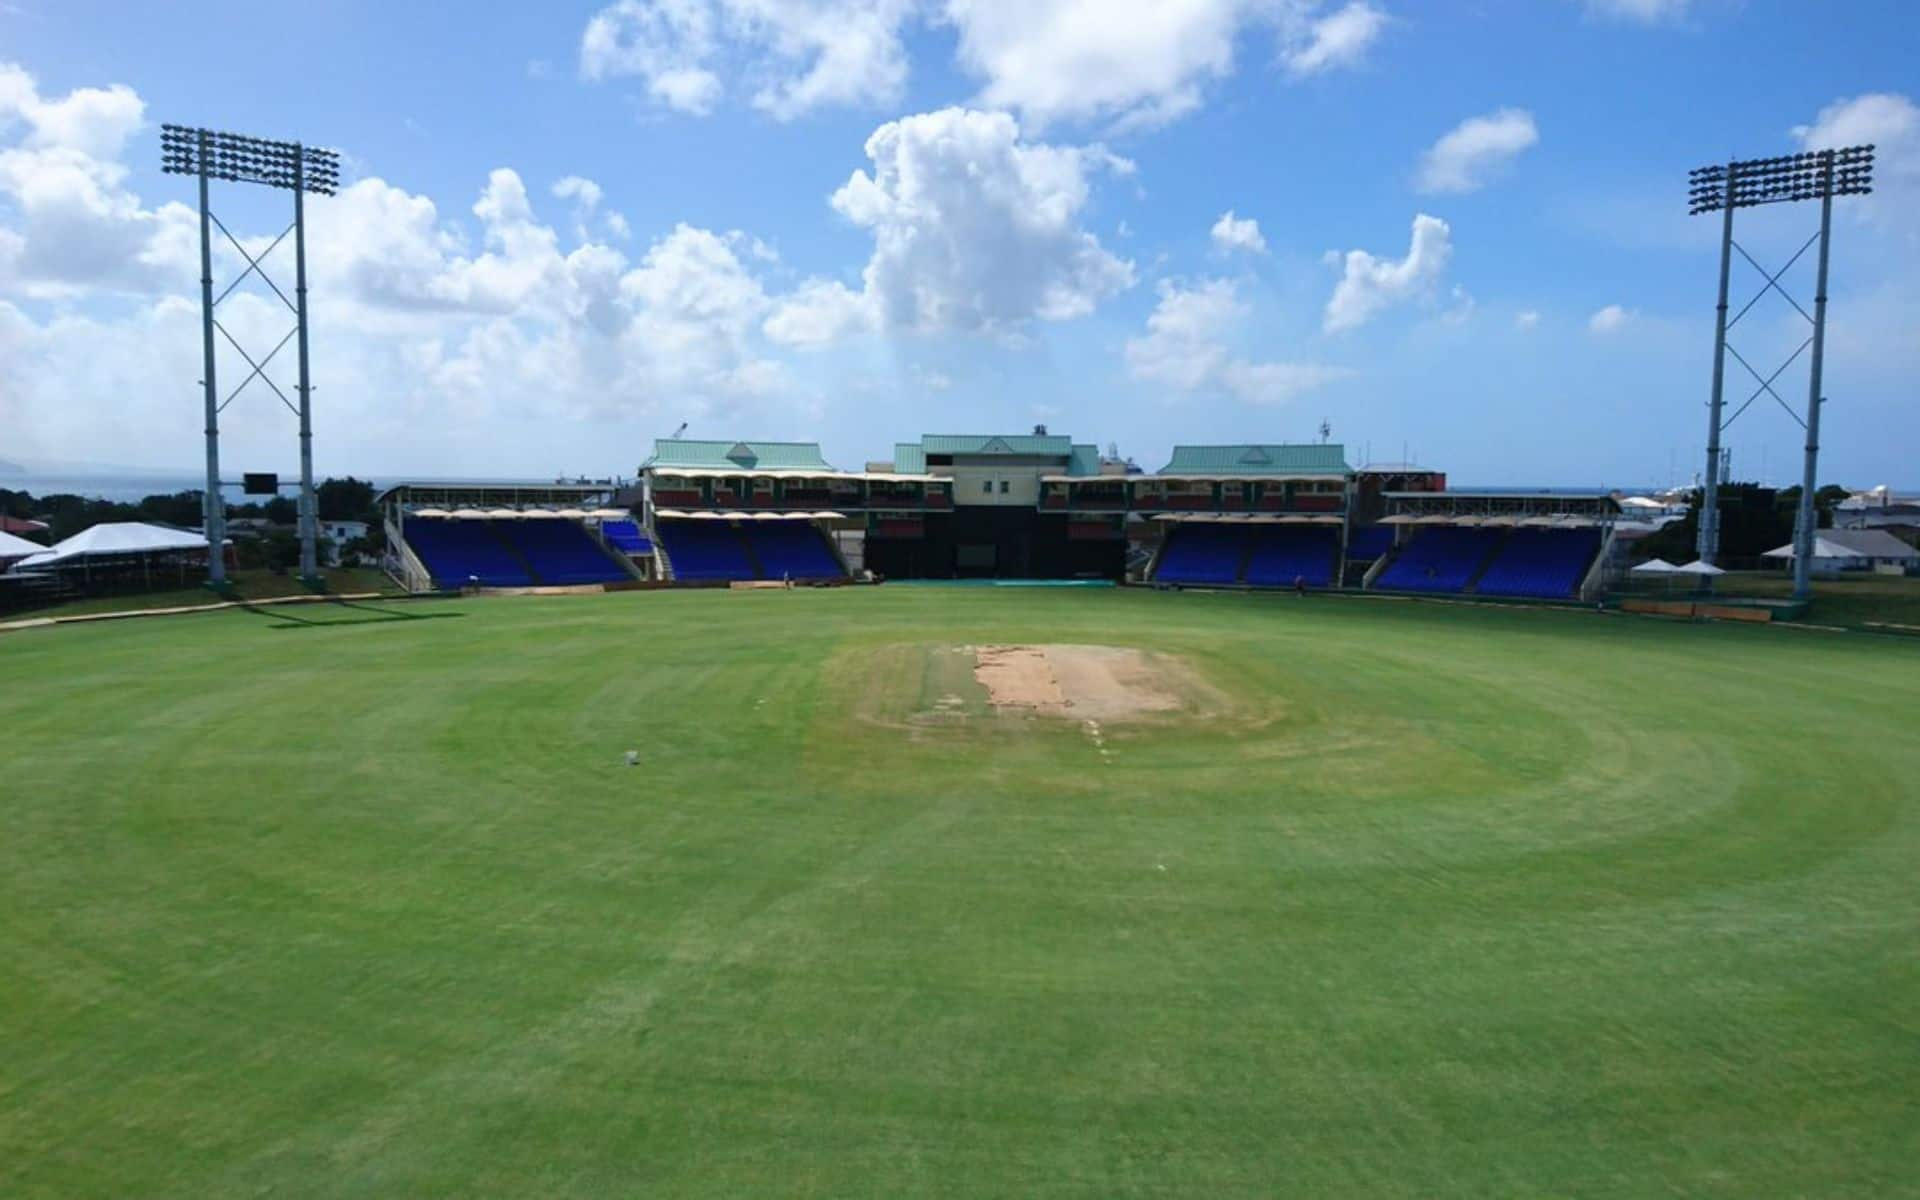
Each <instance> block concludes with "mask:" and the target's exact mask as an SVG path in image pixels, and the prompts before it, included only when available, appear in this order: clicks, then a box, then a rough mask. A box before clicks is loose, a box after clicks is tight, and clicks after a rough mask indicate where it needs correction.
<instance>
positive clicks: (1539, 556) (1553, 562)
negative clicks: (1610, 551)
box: [1474, 529, 1600, 600]
mask: <svg viewBox="0 0 1920 1200" xmlns="http://www.w3.org/2000/svg"><path fill="white" fill-rule="evenodd" d="M1599 549H1600V535H1599V533H1598V532H1596V531H1594V530H1591V529H1516V530H1514V531H1513V536H1512V537H1511V538H1509V539H1508V540H1507V544H1506V545H1504V546H1502V547H1501V548H1500V553H1499V555H1498V556H1496V557H1495V558H1494V560H1493V562H1492V564H1491V565H1489V566H1488V567H1487V571H1486V574H1484V575H1482V576H1481V577H1480V584H1479V586H1478V587H1476V588H1475V589H1474V591H1476V592H1478V593H1480V594H1481V595H1485V596H1524V597H1529V598H1533V599H1539V600H1567V599H1570V598H1572V596H1573V592H1574V589H1575V588H1577V587H1579V586H1580V581H1581V580H1582V579H1584V578H1586V575H1587V569H1588V568H1589V567H1591V566H1592V565H1593V556H1594V555H1595V554H1596V553H1598V552H1599Z"/></svg>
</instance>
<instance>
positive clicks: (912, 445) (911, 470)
mask: <svg viewBox="0 0 1920 1200" xmlns="http://www.w3.org/2000/svg"><path fill="white" fill-rule="evenodd" d="M893 469H894V470H896V471H898V472H900V473H901V474H902V475H924V474H926V472H927V452H926V451H925V450H922V449H921V448H920V443H918V442H895V443H894V444H893Z"/></svg>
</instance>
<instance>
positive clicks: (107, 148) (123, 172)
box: [0, 63, 199, 296]
mask: <svg viewBox="0 0 1920 1200" xmlns="http://www.w3.org/2000/svg"><path fill="white" fill-rule="evenodd" d="M145 112H146V105H145V104H144V102H142V101H141V99H140V97H139V96H138V95H136V94H135V93H134V92H133V91H132V90H131V89H129V88H127V87H125V86H123V85H119V84H116V85H114V86H113V87H109V88H77V89H75V90H74V91H72V92H69V93H67V94H66V95H65V96H61V97H51V96H43V95H42V94H41V93H40V89H39V86H38V84H37V83H36V81H35V80H34V78H33V76H32V75H30V74H28V73H27V71H26V70H24V69H23V68H21V67H19V66H17V65H14V64H11V63H0V200H6V201H10V202H11V204H12V206H13V208H14V209H15V211H16V213H17V215H18V220H19V224H18V225H17V226H15V227H13V228H10V229H9V228H4V227H0V288H4V287H12V288H14V289H17V290H19V291H21V292H23V293H25V294H29V295H34V296H66V295H74V294H78V293H80V292H83V291H85V290H87V289H91V288H103V289H107V290H112V291H119V292H128V293H136V294H138V293H150V292H155V291H160V290H164V289H167V288H172V287H178V286H182V285H183V284H184V283H185V282H187V281H188V280H190V279H192V278H194V277H195V276H197V275H198V266H199V217H198V216H197V215H196V214H195V213H194V212H193V210H191V209H189V208H187V207H186V206H185V205H183V204H177V203H169V204H163V205H160V206H159V207H157V208H149V207H147V206H146V205H144V204H143V203H142V202H141V200H140V198H139V197H138V196H136V195H135V194H134V193H133V192H132V190H130V189H129V188H128V187H127V186H126V180H127V167H126V165H125V164H124V163H122V162H120V161H119V156H120V154H121V152H122V151H123V150H124V149H125V147H126V144H127V140H128V139H129V138H130V137H132V136H133V134H134V133H135V132H136V131H137V130H139V129H140V128H141V126H142V124H143V122H144V119H145Z"/></svg>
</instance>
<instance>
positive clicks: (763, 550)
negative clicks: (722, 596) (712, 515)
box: [655, 521, 847, 583]
mask: <svg viewBox="0 0 1920 1200" xmlns="http://www.w3.org/2000/svg"><path fill="white" fill-rule="evenodd" d="M655 531H656V533H657V534H658V535H659V540H660V546H661V548H662V549H664V550H665V551H666V552H667V561H668V562H669V563H670V564H672V568H673V577H674V578H675V579H679V580H684V581H687V582H695V583H712V582H720V581H724V582H732V581H734V580H741V581H746V580H753V579H762V580H776V579H792V580H819V579H845V578H846V576H847V573H846V571H845V569H843V568H842V567H841V565H840V560H839V559H838V558H836V557H835V556H834V553H833V550H832V549H831V548H830V547H829V546H828V545H827V541H826V537H825V535H824V534H822V533H821V532H820V530H819V528H818V527H817V526H815V525H814V524H813V523H812V522H809V521H741V522H740V523H739V524H738V525H735V524H734V523H732V522H728V521H660V522H658V523H657V524H656V525H655Z"/></svg>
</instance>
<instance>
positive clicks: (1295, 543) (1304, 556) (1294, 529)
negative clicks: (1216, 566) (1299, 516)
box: [1246, 525, 1340, 587]
mask: <svg viewBox="0 0 1920 1200" xmlns="http://www.w3.org/2000/svg"><path fill="white" fill-rule="evenodd" d="M1247 534H1248V535H1250V536H1251V539H1252V542H1253V554H1252V557H1250V558H1248V559H1247V572H1246V579H1247V582H1248V583H1250V584H1252V585H1254V586H1255V587H1288V586H1291V585H1292V584H1293V583H1294V582H1295V581H1296V580H1298V581H1300V582H1304V583H1305V584H1306V585H1307V586H1308V587H1326V586H1328V585H1329V584H1331V583H1332V582H1333V567H1334V562H1333V560H1334V557H1335V555H1336V554H1338V553H1339V549H1340V535H1339V531H1338V530H1336V529H1330V528H1328V527H1326V526H1307V527H1302V526H1297V525H1256V526H1253V527H1252V528H1250V529H1249V530H1248V531H1247Z"/></svg>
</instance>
